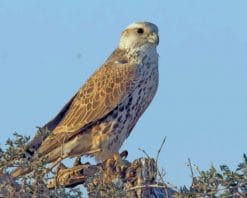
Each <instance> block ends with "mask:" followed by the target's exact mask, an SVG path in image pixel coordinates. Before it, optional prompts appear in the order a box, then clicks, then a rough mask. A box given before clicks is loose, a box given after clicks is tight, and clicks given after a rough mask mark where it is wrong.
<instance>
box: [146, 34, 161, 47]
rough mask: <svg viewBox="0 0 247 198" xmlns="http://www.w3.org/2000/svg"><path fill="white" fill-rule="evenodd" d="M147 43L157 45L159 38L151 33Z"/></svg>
mask: <svg viewBox="0 0 247 198" xmlns="http://www.w3.org/2000/svg"><path fill="white" fill-rule="evenodd" d="M148 42H149V43H153V44H156V45H159V36H158V35H157V34H156V33H154V32H152V33H151V34H149V35H148Z"/></svg>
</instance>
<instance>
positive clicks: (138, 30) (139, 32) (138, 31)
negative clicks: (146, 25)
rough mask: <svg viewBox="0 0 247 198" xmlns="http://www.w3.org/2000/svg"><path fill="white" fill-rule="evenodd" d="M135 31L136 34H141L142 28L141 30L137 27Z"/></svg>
mask: <svg viewBox="0 0 247 198" xmlns="http://www.w3.org/2000/svg"><path fill="white" fill-rule="evenodd" d="M136 32H137V33H138V34H142V33H143V32H144V30H143V29H142V28H138V29H137V30H136Z"/></svg>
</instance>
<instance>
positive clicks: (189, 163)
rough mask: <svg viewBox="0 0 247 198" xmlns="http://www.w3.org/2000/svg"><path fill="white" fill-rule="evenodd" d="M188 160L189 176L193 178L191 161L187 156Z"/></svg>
mask: <svg viewBox="0 0 247 198" xmlns="http://www.w3.org/2000/svg"><path fill="white" fill-rule="evenodd" d="M188 162H189V164H188V165H189V167H190V172H191V177H192V179H193V178H194V172H193V168H192V164H191V161H190V158H188Z"/></svg>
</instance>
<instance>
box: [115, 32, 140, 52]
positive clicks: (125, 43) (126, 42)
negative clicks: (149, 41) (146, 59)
mask: <svg viewBox="0 0 247 198" xmlns="http://www.w3.org/2000/svg"><path fill="white" fill-rule="evenodd" d="M135 41H136V37H135V36H134V35H129V36H128V37H126V36H122V37H121V38H120V41H119V44H118V47H119V49H130V48H133V47H134V46H135V43H136V42H135Z"/></svg>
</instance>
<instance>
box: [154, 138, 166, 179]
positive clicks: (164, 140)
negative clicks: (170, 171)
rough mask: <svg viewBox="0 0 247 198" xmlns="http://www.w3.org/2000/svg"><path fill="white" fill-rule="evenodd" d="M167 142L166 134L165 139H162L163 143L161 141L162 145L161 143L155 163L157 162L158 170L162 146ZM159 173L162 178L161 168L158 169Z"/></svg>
mask: <svg viewBox="0 0 247 198" xmlns="http://www.w3.org/2000/svg"><path fill="white" fill-rule="evenodd" d="M165 142H166V136H165V138H164V139H163V141H162V143H161V145H160V148H159V150H158V153H157V156H156V160H155V163H156V168H157V170H158V160H159V156H160V152H161V150H162V147H163V146H164V144H165ZM158 174H159V176H160V178H161V179H162V177H161V173H160V171H159V170H158ZM162 180H163V179H162ZM162 182H163V181H162Z"/></svg>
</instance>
